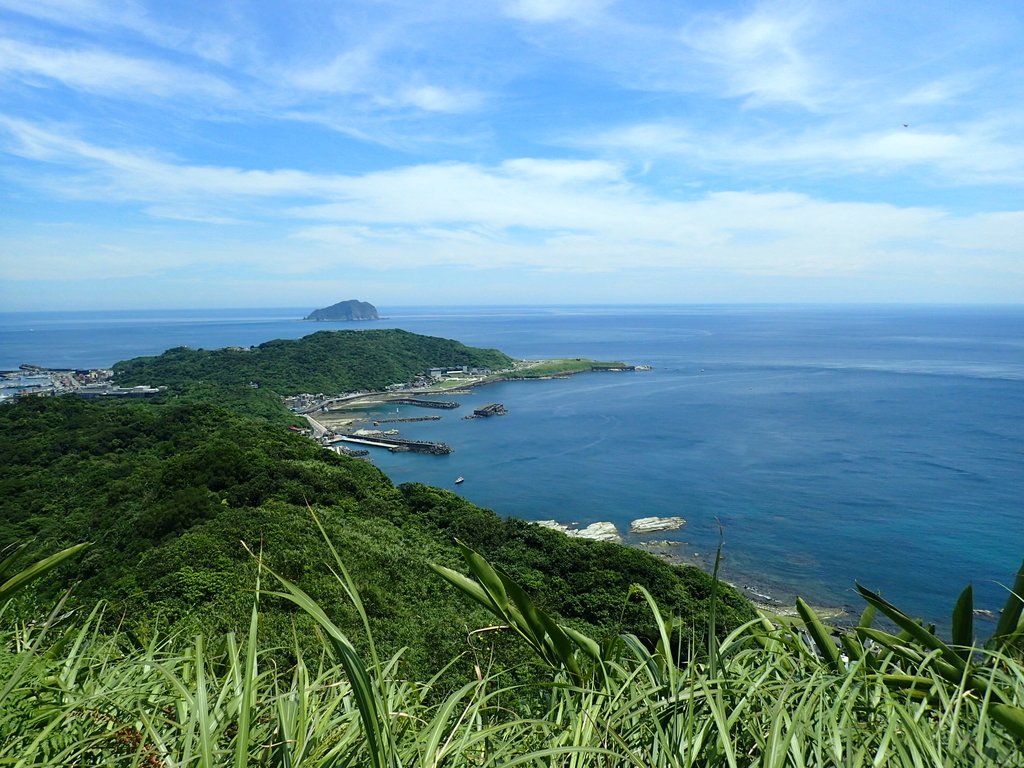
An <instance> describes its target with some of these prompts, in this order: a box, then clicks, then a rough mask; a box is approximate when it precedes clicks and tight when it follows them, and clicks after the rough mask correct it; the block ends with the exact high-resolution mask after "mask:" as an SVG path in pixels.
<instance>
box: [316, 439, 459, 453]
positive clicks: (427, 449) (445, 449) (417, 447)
mask: <svg viewBox="0 0 1024 768" xmlns="http://www.w3.org/2000/svg"><path fill="white" fill-rule="evenodd" d="M339 442H343V443H356V444H358V445H372V446H375V447H377V448H387V449H388V450H389V451H391V452H392V453H400V452H405V451H409V452H412V453H429V454H432V455H434V456H447V455H448V454H449V453H451V452H452V448H451V446H450V445H448V444H447V443H435V442H430V441H429V440H406V439H404V438H400V437H382V436H381V437H378V436H376V435H374V436H373V437H360V436H358V435H339V436H338V437H337V438H335V439H334V440H332V441H331V444H332V445H333V444H337V443H339Z"/></svg>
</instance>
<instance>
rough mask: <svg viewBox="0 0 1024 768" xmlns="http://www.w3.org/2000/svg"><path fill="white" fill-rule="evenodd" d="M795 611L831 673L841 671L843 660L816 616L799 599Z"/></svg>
mask: <svg viewBox="0 0 1024 768" xmlns="http://www.w3.org/2000/svg"><path fill="white" fill-rule="evenodd" d="M796 611H797V613H799V614H800V618H801V619H803V622H804V627H806V628H807V632H808V633H809V634H810V636H811V639H812V640H814V644H815V645H816V646H817V647H818V653H820V654H821V658H822V659H824V660H825V662H826V663H827V664H828V666H829V668H830V669H831V670H832V671H833V672H839V671H841V670H842V668H843V660H842V659H841V658H839V649H838V648H837V647H836V644H835V643H833V642H832V636H831V635H830V634H829V632H828V630H827V629H826V628H825V625H824V624H822V623H821V619H819V618H818V614H817V613H815V612H814V609H813V608H811V606H809V605H808V604H807V603H805V602H804V601H803V599H801V598H799V597H798V598H797V599H796Z"/></svg>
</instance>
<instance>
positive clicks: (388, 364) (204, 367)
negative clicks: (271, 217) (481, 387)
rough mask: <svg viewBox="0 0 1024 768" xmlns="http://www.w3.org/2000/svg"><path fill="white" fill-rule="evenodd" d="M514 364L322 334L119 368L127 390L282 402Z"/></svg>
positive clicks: (411, 337) (421, 343)
mask: <svg viewBox="0 0 1024 768" xmlns="http://www.w3.org/2000/svg"><path fill="white" fill-rule="evenodd" d="M513 362H514V361H513V359H512V358H510V357H509V356H508V355H505V354H503V353H502V352H499V351H498V350H495V349H477V348H474V347H467V346H465V345H464V344H461V343H459V342H457V341H452V340H450V339H441V338H436V337H433V336H421V335H419V334H415V333H409V332H408V331H402V330H397V329H387V330H366V331H320V332H318V333H313V334H310V335H309V336H304V337H303V338H301V339H296V340H285V339H277V340H275V341H268V342H266V343H264V344H260V345H259V346H257V347H252V348H251V349H242V348H238V347H229V348H226V349H214V350H206V349H190V348H188V347H176V348H174V349H170V350H168V351H166V352H164V353H163V354H162V355H157V356H155V357H136V358H133V359H131V360H125V361H122V362H120V363H117V364H116V365H115V366H114V376H115V378H116V380H117V381H118V382H119V383H121V384H124V385H136V384H150V385H152V386H170V387H185V386H194V385H196V384H199V383H204V384H208V385H209V384H213V385H219V386H247V385H249V384H250V383H253V384H257V385H259V386H260V387H266V388H269V389H271V390H273V391H275V392H276V393H277V394H279V395H293V394H298V393H300V392H326V393H337V392H350V391H356V390H364V389H368V390H377V389H383V388H384V387H386V386H387V385H389V384H395V383H401V382H407V381H410V380H412V379H413V378H414V377H415V376H417V375H418V374H421V373H424V372H426V371H427V370H429V369H430V368H436V367H459V366H470V367H474V368H490V369H492V370H498V369H502V368H506V367H508V366H510V365H512V363H513Z"/></svg>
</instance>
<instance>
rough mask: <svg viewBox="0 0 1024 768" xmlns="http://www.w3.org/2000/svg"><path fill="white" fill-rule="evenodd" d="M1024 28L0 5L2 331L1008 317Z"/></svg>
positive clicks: (396, 10)
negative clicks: (263, 316) (155, 322)
mask: <svg viewBox="0 0 1024 768" xmlns="http://www.w3.org/2000/svg"><path fill="white" fill-rule="evenodd" d="M1022 40H1024V5H1021V3H1020V2H1019V0H1004V1H1002V2H986V1H985V0H979V1H976V2H971V3H953V2H913V1H910V2H899V3H893V2H892V1H891V0H886V1H885V2H881V1H879V2H873V1H865V2H856V1H850V2H837V1H835V0H832V1H831V2H813V0H806V1H804V2H686V1H685V0H672V1H666V2H660V1H657V0H633V1H631V2H625V1H623V2H613V1H612V0H476V1H475V2H466V1H465V0H461V1H459V2H446V1H445V0H431V1H430V2H423V1H422V0H410V1H409V2H406V0H379V1H377V2H358V3H352V2H314V1H308V2H307V1H304V0H292V1H291V2H287V3H283V2H280V1H279V0H274V1H273V2H270V1H261V0H252V1H251V2H242V3H240V2H236V1H234V0H226V1H223V2H222V1H221V0H204V2H201V3H200V2H184V1H183V2H144V0H109V1H107V2H101V1H99V0H0V303H2V304H3V306H4V308H6V309H11V310H34V309H57V308H74V309H104V308H135V307H147V306H150V307H161V308H163V307H183V308H188V307H258V306H306V305H309V306H320V305H324V304H329V303H333V302H334V301H338V300H341V299H347V298H360V299H364V300H367V301H371V302H373V303H375V304H377V305H378V306H382V307H386V306H388V305H406V304H564V303H644V302H652V303H663V302H983V303H987V302H993V303H996V302H1015V303H1016V302H1021V301H1024V194H1022V192H1024V46H1022V45H1021V41H1022Z"/></svg>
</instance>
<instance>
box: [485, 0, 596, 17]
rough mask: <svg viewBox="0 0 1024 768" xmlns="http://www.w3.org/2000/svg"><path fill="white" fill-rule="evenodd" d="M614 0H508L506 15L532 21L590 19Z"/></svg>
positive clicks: (505, 6) (505, 8) (505, 7)
mask: <svg viewBox="0 0 1024 768" xmlns="http://www.w3.org/2000/svg"><path fill="white" fill-rule="evenodd" d="M612 2H613V0H508V1H507V2H505V3H504V4H503V6H504V11H505V13H506V15H508V16H511V17H513V18H516V19H522V20H524V21H531V22H554V21H566V20H569V21H588V20H590V19H593V18H594V17H596V16H598V15H600V14H601V12H602V11H604V9H605V8H606V7H608V6H609V5H610V4H611V3H612Z"/></svg>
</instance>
